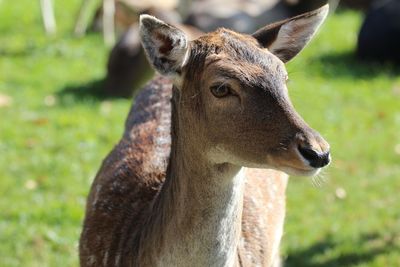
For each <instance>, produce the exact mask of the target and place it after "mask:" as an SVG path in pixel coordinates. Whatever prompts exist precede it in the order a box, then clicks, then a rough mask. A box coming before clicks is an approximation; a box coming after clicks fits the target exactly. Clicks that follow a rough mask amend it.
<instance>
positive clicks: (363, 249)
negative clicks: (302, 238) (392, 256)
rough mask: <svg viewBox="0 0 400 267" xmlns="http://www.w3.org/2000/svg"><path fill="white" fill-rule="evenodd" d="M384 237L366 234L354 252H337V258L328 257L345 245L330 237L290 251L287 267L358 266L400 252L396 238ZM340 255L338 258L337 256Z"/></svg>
mask: <svg viewBox="0 0 400 267" xmlns="http://www.w3.org/2000/svg"><path fill="white" fill-rule="evenodd" d="M395 236H396V235H391V237H389V235H388V237H386V236H385V237H384V236H381V235H379V234H376V233H372V234H364V235H362V236H360V237H359V239H358V240H355V241H353V244H351V247H352V248H353V251H352V252H336V253H335V256H331V257H328V256H327V255H329V251H330V250H335V248H336V247H343V244H340V243H339V242H337V241H335V240H333V238H332V237H331V236H328V237H327V238H325V239H324V240H323V241H320V242H317V243H315V244H313V245H312V246H310V247H308V248H305V249H303V250H298V251H292V252H291V251H289V255H288V257H287V258H286V260H285V264H284V266H285V267H343V266H358V265H360V264H362V263H368V262H370V261H372V260H373V259H374V258H375V257H377V256H379V255H385V254H387V253H389V252H391V251H398V250H399V249H400V245H399V244H396V242H395V240H394V237H395ZM337 254H339V255H338V256H336V255H337Z"/></svg>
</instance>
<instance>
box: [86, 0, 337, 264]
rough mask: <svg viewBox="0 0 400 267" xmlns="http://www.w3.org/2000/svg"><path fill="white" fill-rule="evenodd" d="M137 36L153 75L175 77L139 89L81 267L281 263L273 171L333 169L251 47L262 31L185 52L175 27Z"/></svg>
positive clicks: (103, 180)
mask: <svg viewBox="0 0 400 267" xmlns="http://www.w3.org/2000/svg"><path fill="white" fill-rule="evenodd" d="M324 12H325V13H326V8H325V10H324ZM320 13H321V10H320V11H319V12H316V13H315V14H311V15H310V14H308V15H305V17H304V16H303V17H299V18H297V20H298V21H300V22H301V21H303V20H304V18H307V19H308V18H309V17H312V16H313V15H314V16H315V15H319V14H320ZM319 20H320V19H319ZM283 23H284V24H282V25H280V26H279V28H281V27H282V28H283V26H284V25H289V26H290V23H291V22H290V21H289V22H283ZM288 23H289V24H288ZM318 23H320V21H319V22H318ZM296 25H297V23H296ZM318 25H319V24H318ZM141 27H142V39H143V44H144V48H145V50H146V52H147V53H148V56H149V59H150V61H151V62H152V64H153V66H155V68H156V69H157V70H159V71H160V72H161V73H164V74H174V75H175V76H174V78H171V79H169V78H162V77H157V78H155V79H154V80H153V81H152V82H150V83H149V84H148V85H147V87H145V88H144V90H143V91H142V92H141V94H140V95H139V96H138V97H137V99H136V103H135V105H134V107H133V108H132V110H131V112H130V114H129V116H128V119H127V121H126V128H125V133H124V135H123V137H122V139H121V141H120V143H119V144H118V145H117V146H116V147H115V148H114V150H113V151H112V152H111V153H110V155H109V156H108V157H107V158H106V159H105V160H104V162H103V165H102V167H101V169H100V170H99V172H98V174H97V177H96V179H95V181H94V183H93V185H92V189H91V192H90V195H89V198H88V202H87V207H86V218H85V222H84V229H83V231H82V235H81V241H80V259H81V266H216V267H219V266H226V267H232V266H273V265H274V264H279V243H280V239H281V235H282V231H283V221H284V215H285V189H286V183H287V175H286V174H285V173H283V172H281V171H276V170H272V169H277V170H283V171H285V172H289V173H296V174H303V175H310V174H313V173H315V172H317V171H318V170H319V169H320V168H321V167H323V166H325V165H326V164H327V163H328V162H329V153H327V151H328V149H329V147H328V145H327V143H326V142H325V141H324V140H323V139H322V138H321V137H320V136H319V135H318V134H317V133H316V132H314V131H313V130H311V129H310V128H309V127H308V126H307V125H306V124H305V122H304V121H303V120H302V119H301V118H300V117H299V115H298V114H297V113H296V112H295V111H294V109H293V107H292V106H291V104H290V102H289V100H288V97H287V95H286V94H285V93H284V88H285V87H284V80H285V70H284V67H283V63H282V62H281V61H280V60H278V57H277V56H274V55H272V54H271V53H270V52H265V51H264V50H263V49H262V46H260V45H259V44H258V43H257V42H256V41H255V40H256V39H257V38H259V41H260V40H261V39H262V40H263V42H264V41H266V40H265V38H264V37H265V34H263V32H262V31H261V32H257V33H255V34H254V35H253V36H254V37H250V36H242V35H239V34H236V33H234V32H231V31H228V30H224V29H221V30H219V31H217V32H215V33H213V34H209V35H205V36H204V37H201V38H199V39H198V40H196V41H193V42H192V44H191V46H190V47H191V48H190V49H191V52H189V53H188V52H187V51H188V50H187V49H188V46H187V44H186V40H185V37H184V35H183V33H182V32H180V31H179V30H177V29H175V28H173V27H171V26H169V25H167V24H165V23H163V22H161V21H159V20H157V19H155V18H152V17H149V16H147V17H144V18H143V20H142V26H141ZM302 28H303V29H304V25H303V27H302ZM314 28H315V25H314ZM290 29H291V28H290ZM303 29H302V30H303ZM286 30H287V29H286ZM286 30H285V31H286ZM263 31H266V32H267V35H268V34H270V28H266V29H264V30H263ZM313 31H315V29H314V30H313ZM275 33H276V34H278V33H279V29H278V30H276V29H275ZM260 34H261V35H262V36H263V37H260ZM283 34H286V33H285V32H284V33H283ZM278 35H279V34H278ZM278 37H279V36H275V39H277V40H279V38H278ZM272 41H274V40H272ZM280 41H282V40H280ZM306 41H308V40H306ZM305 43H306V42H304V43H303V44H302V46H304V45H305ZM270 44H271V43H270V42H269V41H268V45H270ZM274 49H275V48H273V47H272V46H271V51H272V52H273V51H275V50H274ZM276 51H278V52H276V55H279V58H281V59H282V60H288V59H290V58H291V57H293V53H294V54H297V52H296V51H295V50H294V48H293V47H292V48H291V49H290V53H289V52H288V53H283V54H279V51H281V50H276ZM281 52H282V51H281ZM238 60H239V61H238ZM231 61H233V62H232V63H233V64H231V65H230V62H231ZM182 66H187V67H182ZM221 71H222V73H221ZM270 75H273V76H274V77H275V78H273V79H272V80H271V77H270ZM216 83H217V86H216V85H215V84H216ZM274 88H275V89H274ZM278 89H279V90H278ZM269 90H270V91H269ZM282 90H283V91H282ZM233 92H235V93H233ZM271 112H272V113H271ZM244 166H246V167H247V168H246V167H244Z"/></svg>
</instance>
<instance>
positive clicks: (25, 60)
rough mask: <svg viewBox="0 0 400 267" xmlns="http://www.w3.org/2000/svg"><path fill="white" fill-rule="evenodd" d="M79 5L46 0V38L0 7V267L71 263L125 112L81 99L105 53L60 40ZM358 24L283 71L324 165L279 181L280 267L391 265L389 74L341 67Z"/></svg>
mask: <svg viewBox="0 0 400 267" xmlns="http://www.w3.org/2000/svg"><path fill="white" fill-rule="evenodd" d="M79 3H80V1H79V0H73V1H56V3H55V6H56V15H57V21H58V26H59V29H58V34H57V35H56V36H54V37H46V36H45V35H44V34H43V30H42V28H41V20H40V13H39V4H38V2H36V1H28V0H19V1H0V18H1V23H0V94H1V95H8V96H10V97H11V99H12V103H11V104H10V105H9V106H8V107H0V196H1V201H0V266H7V267H8V266H41V267H42V266H77V265H78V257H77V244H78V236H79V233H80V228H81V221H82V218H83V213H84V205H85V197H86V194H87V192H88V190H89V186H90V184H91V180H92V179H93V177H94V175H95V173H96V171H97V169H98V167H99V165H100V162H101V160H102V159H103V158H104V156H105V155H106V153H107V152H108V151H109V150H110V149H111V148H112V147H113V145H114V144H115V143H116V142H117V141H118V139H119V137H120V135H121V133H122V129H123V123H124V120H125V116H126V114H127V112H128V110H129V107H130V104H131V103H130V102H131V101H130V100H123V99H106V98H102V97H101V96H98V95H91V94H90V93H86V92H87V91H88V90H89V89H91V88H93V87H96V86H97V85H98V83H99V82H98V81H99V80H101V79H102V77H103V74H104V69H105V62H106V58H107V53H108V52H107V51H108V50H107V48H106V47H104V45H103V42H102V38H101V36H98V35H89V36H87V37H85V38H83V39H76V38H74V37H72V36H71V32H72V25H73V18H74V17H75V16H76V12H77V9H78V5H79ZM360 21H361V16H360V14H358V13H353V12H348V11H346V12H340V13H339V14H336V15H334V16H332V17H330V18H329V19H328V21H327V23H326V24H325V26H324V27H323V28H322V30H321V33H320V34H319V35H318V37H317V38H316V39H315V40H314V41H313V43H312V44H311V45H310V46H309V47H308V49H306V50H305V51H304V53H302V54H301V55H300V56H299V57H298V58H297V59H296V60H294V61H293V62H292V63H290V64H289V66H288V71H289V73H290V76H291V83H290V92H291V96H292V100H293V102H294V104H295V106H296V108H297V109H298V111H299V112H300V113H301V114H302V115H303V117H304V118H305V119H306V121H308V122H309V123H310V125H311V126H313V127H314V128H316V129H317V130H319V131H320V132H321V133H322V134H323V135H324V136H325V137H326V138H327V140H328V141H329V142H330V144H331V146H332V153H333V159H334V161H333V164H332V165H331V167H330V168H329V169H328V170H326V171H325V173H324V176H325V179H326V183H324V185H323V186H322V187H320V188H317V187H314V186H313V185H312V183H311V182H310V181H309V180H308V179H304V178H296V177H294V178H292V179H291V181H290V186H289V188H288V214H287V220H286V228H285V235H284V240H283V247H284V251H283V254H284V257H285V258H286V262H287V266H289V267H302V266H307V267H310V266H311V267H330V266H370V267H372V266H375V267H376V266H398V264H399V262H400V197H399V196H398V195H397V193H398V190H399V188H400V179H399V178H400V177H399V176H400V164H399V162H400V152H399V151H397V153H396V150H395V147H396V145H397V146H398V148H397V150H400V147H399V145H398V144H400V134H399V133H400V109H399V107H400V106H399V101H400V78H399V74H400V71H399V69H396V68H395V67H393V66H391V65H375V64H361V63H358V62H357V61H356V60H355V59H353V57H352V51H353V50H354V46H355V40H356V32H357V28H358V26H359V24H360ZM85 90H86V91H85ZM343 191H345V192H346V196H345V197H343Z"/></svg>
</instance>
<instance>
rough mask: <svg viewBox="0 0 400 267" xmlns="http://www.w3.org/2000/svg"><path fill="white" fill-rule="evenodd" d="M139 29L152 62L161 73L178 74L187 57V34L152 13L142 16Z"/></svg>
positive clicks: (143, 44)
mask: <svg viewBox="0 0 400 267" xmlns="http://www.w3.org/2000/svg"><path fill="white" fill-rule="evenodd" d="M139 29H140V38H141V42H142V46H143V48H144V50H145V51H146V55H147V58H148V60H149V62H150V64H151V65H152V66H153V67H154V68H155V69H156V70H157V71H158V72H160V73H161V74H164V75H176V74H178V73H179V72H180V70H181V68H182V66H183V65H184V63H185V61H186V57H187V48H188V41H187V37H186V34H185V33H184V32H183V31H181V30H179V29H178V28H175V27H174V26H172V25H169V24H167V23H165V22H163V21H161V20H159V19H157V18H155V17H152V16H150V15H141V16H140V26H139Z"/></svg>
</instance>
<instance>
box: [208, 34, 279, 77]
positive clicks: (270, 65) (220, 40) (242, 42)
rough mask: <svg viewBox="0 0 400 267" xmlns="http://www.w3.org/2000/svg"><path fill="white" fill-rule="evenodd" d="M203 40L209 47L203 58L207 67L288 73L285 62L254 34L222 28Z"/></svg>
mask: <svg viewBox="0 0 400 267" xmlns="http://www.w3.org/2000/svg"><path fill="white" fill-rule="evenodd" d="M200 41H201V43H202V44H201V46H203V47H208V48H209V49H206V50H208V51H207V52H206V53H207V55H206V57H205V62H204V63H205V67H206V69H207V68H208V69H212V71H219V70H220V71H222V72H223V71H227V72H237V73H238V74H239V73H240V74H246V75H250V76H252V75H256V76H258V75H264V76H265V75H268V76H269V75H276V76H286V69H285V66H284V64H283V62H282V61H281V60H279V59H278V58H277V57H276V56H274V55H273V54H272V53H270V52H269V51H268V50H267V49H265V48H262V47H260V45H259V44H258V42H257V41H256V40H255V39H254V38H253V37H251V36H248V35H242V34H238V33H235V32H232V31H229V30H226V29H220V30H217V31H216V32H214V33H212V34H210V35H209V36H207V37H206V38H204V39H203V40H201V39H200Z"/></svg>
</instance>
